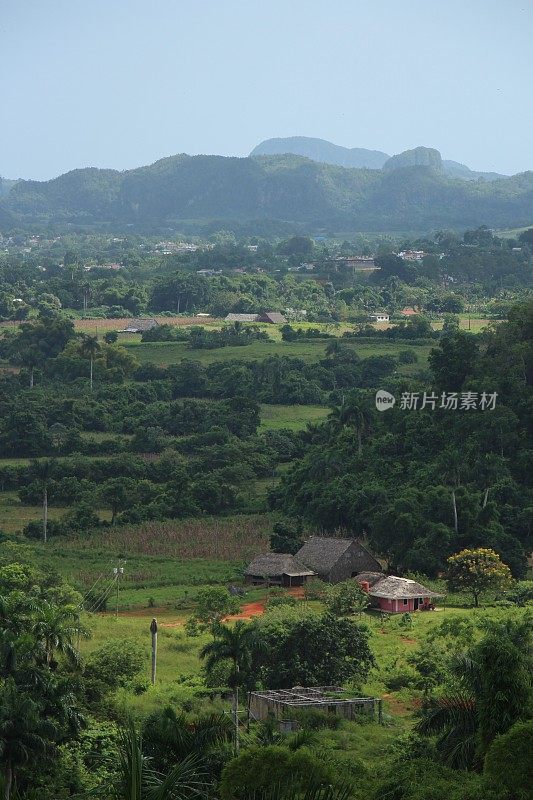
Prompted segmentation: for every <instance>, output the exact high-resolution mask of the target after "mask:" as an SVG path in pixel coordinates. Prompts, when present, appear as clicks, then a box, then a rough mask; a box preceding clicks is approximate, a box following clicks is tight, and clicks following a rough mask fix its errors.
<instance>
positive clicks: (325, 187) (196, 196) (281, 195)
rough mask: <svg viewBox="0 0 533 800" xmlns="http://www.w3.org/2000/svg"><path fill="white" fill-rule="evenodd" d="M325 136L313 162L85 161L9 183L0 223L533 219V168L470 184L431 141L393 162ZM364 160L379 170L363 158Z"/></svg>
mask: <svg viewBox="0 0 533 800" xmlns="http://www.w3.org/2000/svg"><path fill="white" fill-rule="evenodd" d="M269 141H276V142H278V141H284V140H269ZM290 141H292V140H290ZM298 141H299V142H301V138H298ZM311 141H312V142H316V141H318V142H320V140H311ZM266 144H267V143H262V145H260V146H259V148H264V147H265V146H266ZM325 144H326V145H330V147H328V148H326V149H325V150H324V149H322V150H320V149H319V150H315V151H313V152H314V156H315V157H314V158H313V159H312V158H310V157H309V156H305V157H304V156H302V155H301V154H292V153H288V154H273V155H270V154H269V155H267V154H265V155H263V154H258V153H257V150H258V148H256V149H255V150H254V151H253V153H252V155H251V156H248V157H246V158H233V157H223V156H211V155H201V156H189V155H185V154H182V155H176V156H171V157H169V158H164V159H161V160H159V161H156V162H155V163H154V164H151V165H150V166H145V167H139V168H137V169H132V170H126V171H122V172H119V171H117V170H112V169H97V168H86V169H77V170H73V171H71V172H68V173H65V174H64V175H61V176H59V177H58V178H54V179H53V180H49V181H42V182H40V181H22V180H21V181H17V182H15V183H11V184H7V185H6V184H5V183H3V184H2V191H1V192H0V228H1V229H3V230H5V229H9V228H12V227H15V226H17V225H21V224H23V225H28V224H29V225H33V226H36V225H49V224H57V225H64V224H66V223H68V224H70V225H77V226H89V227H91V228H92V229H98V228H102V229H109V228H111V227H122V228H123V227H125V226H129V227H132V228H133V229H135V230H139V231H156V230H157V231H159V230H162V229H165V228H166V229H168V228H169V227H170V228H174V229H179V228H180V226H181V227H184V226H185V225H187V226H189V227H191V226H197V227H198V228H200V229H201V228H202V227H205V225H206V223H212V222H216V223H217V224H218V223H220V225H219V227H223V226H230V225H232V224H238V225H242V224H243V223H246V225H247V226H248V229H254V226H255V227H256V228H257V230H258V231H259V230H264V229H265V225H266V224H267V223H269V222H272V223H276V224H278V227H279V226H280V225H281V226H284V229H287V228H290V227H291V226H294V227H295V229H298V230H306V231H308V232H314V231H317V230H322V229H328V230H340V231H343V232H348V231H352V232H356V231H420V232H423V231H428V230H432V229H436V228H466V227H473V226H477V225H481V224H486V225H489V226H491V227H518V226H522V225H530V224H531V223H532V222H533V172H525V173H521V174H519V175H514V176H512V177H502V176H497V177H496V178H494V179H490V180H487V179H481V180H480V179H476V180H471V179H469V180H464V178H463V177H457V176H454V177H452V176H451V173H450V169H451V168H450V167H447V166H446V164H449V163H450V162H446V161H443V160H442V158H441V156H440V153H439V152H438V151H437V150H433V149H432V148H415V149H414V150H410V151H406V152H405V153H401V154H399V155H396V156H393V157H391V158H388V157H387V155H386V154H385V153H382V154H381V153H379V152H378V151H365V150H362V149H360V148H355V149H354V150H348V149H347V148H339V149H340V150H341V151H343V150H346V153H343V152H341V153H340V154H339V153H338V152H337V150H336V149H335V148H336V147H337V146H336V145H331V144H330V143H328V142H326V143H325ZM276 146H278V145H276ZM279 146H283V145H279ZM310 146H311V145H310ZM313 147H315V145H314V144H313ZM331 148H333V149H331ZM324 153H325V154H326V156H328V157H329V158H333V157H337V156H338V158H343V159H347V158H351V159H353V160H355V161H357V160H359V161H358V163H359V166H357V167H354V166H346V164H342V165H339V164H330V163H326V162H325V161H324V160H323V156H324ZM368 153H370V155H366V154H368ZM328 154H329V155H328ZM319 156H320V158H319ZM366 158H368V159H370V160H371V161H372V160H374V166H373V167H368V166H361V159H366ZM376 159H377V161H379V160H381V161H383V163H382V164H381V167H377V166H376V164H377V161H376ZM383 159H385V160H383ZM453 163H454V162H452V164H453ZM455 169H456V172H457V171H459V172H460V171H461V170H467V169H468V168H467V167H464V166H463V165H456V167H455ZM2 195H3V196H2ZM271 227H272V226H271ZM273 227H274V228H275V227H276V226H275V225H274V226H273Z"/></svg>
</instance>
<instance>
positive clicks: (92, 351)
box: [80, 336, 100, 389]
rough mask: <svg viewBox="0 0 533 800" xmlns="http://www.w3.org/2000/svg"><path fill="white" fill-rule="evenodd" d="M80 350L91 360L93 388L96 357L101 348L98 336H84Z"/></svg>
mask: <svg viewBox="0 0 533 800" xmlns="http://www.w3.org/2000/svg"><path fill="white" fill-rule="evenodd" d="M80 350H81V353H82V355H83V356H85V357H86V358H89V360H90V365H91V366H90V383H89V385H90V387H91V389H92V388H93V365H94V359H95V357H96V355H97V353H98V352H99V350H100V344H99V342H98V339H97V337H96V336H83V338H82V341H81V345H80Z"/></svg>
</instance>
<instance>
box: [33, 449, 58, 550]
mask: <svg viewBox="0 0 533 800" xmlns="http://www.w3.org/2000/svg"><path fill="white" fill-rule="evenodd" d="M54 472H55V461H54V460H53V459H50V458H42V459H40V460H36V461H32V462H31V466H30V474H31V476H32V478H33V479H34V480H35V481H36V482H37V483H38V484H39V486H40V487H41V490H42V493H43V541H44V543H45V544H46V542H47V540H48V539H47V531H48V486H49V484H50V481H51V479H52V478H53V476H54Z"/></svg>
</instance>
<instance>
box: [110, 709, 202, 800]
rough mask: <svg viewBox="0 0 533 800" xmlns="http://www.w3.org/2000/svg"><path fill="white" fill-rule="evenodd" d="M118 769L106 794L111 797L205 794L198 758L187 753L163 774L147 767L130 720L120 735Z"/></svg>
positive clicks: (184, 798)
mask: <svg viewBox="0 0 533 800" xmlns="http://www.w3.org/2000/svg"><path fill="white" fill-rule="evenodd" d="M118 771H119V780H118V781H117V784H116V785H115V786H114V787H113V788H112V789H111V795H110V796H111V797H113V798H114V800H189V799H190V798H197V797H202V798H203V797H205V796H206V788H207V785H206V783H205V780H204V773H203V768H202V762H201V759H200V758H199V757H198V756H194V755H193V756H188V757H187V758H184V759H183V760H182V761H180V762H179V763H178V764H176V765H175V766H174V767H173V769H172V770H171V771H170V772H169V773H168V774H167V775H160V774H159V773H157V772H155V771H154V770H153V769H152V768H151V767H150V760H149V759H148V758H147V757H146V756H145V755H144V753H143V749H142V739H141V737H140V736H139V734H138V733H137V731H136V730H135V727H134V725H133V723H130V725H129V726H128V727H127V728H126V729H125V730H123V731H122V734H121V737H120V748H119V763H118Z"/></svg>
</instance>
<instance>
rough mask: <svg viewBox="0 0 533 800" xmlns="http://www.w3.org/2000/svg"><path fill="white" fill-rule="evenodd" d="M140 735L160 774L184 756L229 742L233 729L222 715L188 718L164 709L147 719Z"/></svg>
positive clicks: (199, 752) (170, 708)
mask: <svg viewBox="0 0 533 800" xmlns="http://www.w3.org/2000/svg"><path fill="white" fill-rule="evenodd" d="M142 732H143V737H144V738H145V740H146V747H145V748H144V750H145V752H146V754H147V755H148V756H150V757H152V758H153V763H154V766H155V767H156V768H157V769H158V770H160V771H163V770H166V769H167V768H168V767H169V766H171V765H172V764H175V763H176V762H178V761H181V760H183V759H184V758H186V757H187V756H190V755H193V754H196V755H200V754H202V755H205V754H206V753H208V752H209V750H210V749H211V748H213V747H217V746H218V745H222V744H224V743H225V742H228V741H231V739H232V734H233V726H232V723H231V720H230V719H229V718H228V717H227V715H226V714H215V713H211V714H204V715H201V716H198V717H196V718H194V719H191V718H190V717H187V716H186V715H185V714H183V713H177V712H176V711H175V710H174V709H173V708H172V707H171V706H166V707H165V708H163V709H161V710H157V711H154V712H153V713H152V714H150V716H149V717H147V719H146V720H145V722H144V724H143V729H142Z"/></svg>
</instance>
